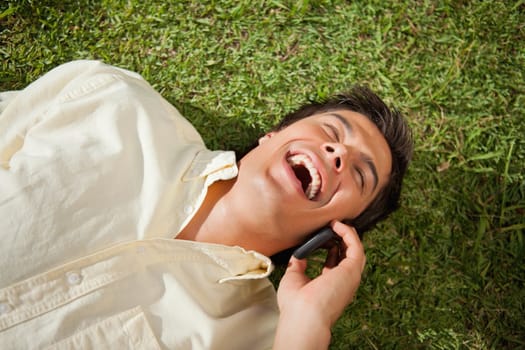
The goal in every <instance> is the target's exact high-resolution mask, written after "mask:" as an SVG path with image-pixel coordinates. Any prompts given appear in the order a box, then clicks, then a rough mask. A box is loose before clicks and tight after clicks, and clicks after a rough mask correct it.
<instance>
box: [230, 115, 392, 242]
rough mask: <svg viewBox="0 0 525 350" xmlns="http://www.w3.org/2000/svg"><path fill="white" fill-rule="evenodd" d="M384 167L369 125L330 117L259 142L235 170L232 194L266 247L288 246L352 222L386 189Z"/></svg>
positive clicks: (387, 162) (359, 118)
mask: <svg viewBox="0 0 525 350" xmlns="http://www.w3.org/2000/svg"><path fill="white" fill-rule="evenodd" d="M391 164H392V159H391V154H390V149H389V147H388V144H387V142H386V140H385V138H384V137H383V135H382V134H381V132H380V131H379V129H377V127H376V126H375V125H374V124H373V123H372V122H371V121H370V120H369V119H368V118H366V117H365V116H363V115H361V114H359V113H356V112H352V111H349V110H334V111H330V112H324V113H321V114H316V115H313V116H310V117H307V118H305V119H302V120H299V121H297V122H295V123H293V124H292V125H290V126H288V127H286V128H284V129H282V130H280V131H277V132H272V133H269V134H267V135H266V136H264V137H263V138H261V139H260V140H259V146H258V147H256V148H255V149H253V150H252V151H251V152H249V153H248V154H247V155H246V156H245V157H243V158H242V159H241V161H240V162H239V177H238V179H237V183H236V186H238V188H237V189H238V190H239V189H240V190H241V191H242V192H243V195H244V198H245V201H246V208H247V210H250V212H251V215H257V216H258V217H259V218H260V219H261V220H262V223H264V224H265V225H266V227H267V228H268V233H267V234H268V235H270V236H272V235H274V236H275V237H271V239H272V240H284V241H286V242H287V243H286V244H290V245H293V244H297V243H299V242H301V241H302V240H303V239H304V237H305V235H306V234H308V233H310V232H312V231H314V230H315V229H317V228H319V227H321V226H324V225H326V224H328V223H329V222H330V221H331V220H333V219H337V220H343V219H352V218H355V217H357V216H358V215H359V214H360V213H361V212H362V211H363V210H364V209H365V208H366V207H367V206H368V205H369V204H370V203H371V201H372V200H373V199H374V198H375V196H376V195H377V194H378V192H379V191H380V189H381V188H382V187H383V186H384V185H385V183H386V182H387V180H388V176H389V174H390V169H391ZM248 208H249V209H248Z"/></svg>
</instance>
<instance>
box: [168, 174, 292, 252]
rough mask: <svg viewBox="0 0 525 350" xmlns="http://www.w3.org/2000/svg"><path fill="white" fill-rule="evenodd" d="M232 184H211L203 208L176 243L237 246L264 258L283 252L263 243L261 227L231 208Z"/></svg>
mask: <svg viewBox="0 0 525 350" xmlns="http://www.w3.org/2000/svg"><path fill="white" fill-rule="evenodd" d="M234 184H235V179H232V180H227V181H218V182H216V183H214V184H212V185H211V186H210V187H209V188H208V193H207V194H206V198H205V199H204V202H203V204H202V205H201V207H200V208H199V210H198V211H197V213H196V214H195V216H194V217H193V218H192V219H191V221H190V222H189V223H188V225H186V227H185V228H184V229H183V230H182V231H181V232H180V233H179V234H178V235H177V239H185V240H190V241H196V242H206V243H217V244H223V245H230V246H240V247H242V248H244V249H246V250H256V251H257V252H259V253H262V254H265V255H267V256H270V255H273V254H275V253H277V252H278V251H280V250H282V249H284V248H285V247H283V248H280V247H278V245H276V244H274V243H273V242H266V241H265V240H264V237H265V236H266V235H265V234H264V232H263V231H261V228H262V229H263V230H264V229H265V227H264V226H263V225H258V224H257V221H254V220H250V218H249V217H248V216H247V215H246V210H245V209H246V208H243V207H240V208H239V206H238V205H235V204H234V203H236V201H235V198H234V197H235V196H234V194H232V192H234V191H232V188H233V187H234Z"/></svg>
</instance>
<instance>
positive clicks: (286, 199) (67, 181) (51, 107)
mask: <svg viewBox="0 0 525 350" xmlns="http://www.w3.org/2000/svg"><path fill="white" fill-rule="evenodd" d="M4 96H8V98H7V101H4V102H3V106H2V109H3V111H2V114H1V115H0V216H1V217H2V218H3V220H2V222H1V223H0V232H1V235H2V241H3V244H2V248H1V249H2V254H1V256H0V266H2V274H1V277H0V288H2V289H0V343H3V344H5V345H6V347H7V348H9V347H16V348H24V347H52V348H71V347H75V348H78V347H80V348H89V347H96V348H104V347H108V348H115V347H125V348H128V347H138V348H149V347H151V348H193V349H195V348H229V349H234V348H239V349H243V348H269V347H271V346H272V343H273V346H274V347H275V348H289V346H290V345H291V344H293V346H294V347H297V348H308V347H313V348H318V347H319V346H321V347H327V346H328V344H329V341H330V326H331V325H332V324H333V323H334V322H335V320H336V319H337V317H338V316H339V314H340V313H341V312H342V310H343V308H344V306H345V305H347V304H348V303H349V302H350V301H351V298H352V297H353V294H354V293H355V290H356V289H357V286H358V284H359V280H360V274H361V272H362V269H363V267H364V261H365V258H364V253H363V249H362V246H361V244H360V242H359V238H358V236H357V233H356V232H355V230H354V229H353V228H351V227H350V226H348V225H345V224H343V223H342V222H341V221H342V220H345V219H356V222H357V220H358V219H359V218H360V217H362V216H363V215H365V213H366V211H367V209H366V208H367V207H370V206H371V207H373V206H374V205H376V203H377V201H378V199H379V201H380V202H381V203H382V204H381V205H384V203H385V202H386V203H389V199H391V197H392V195H390V194H391V193H394V195H393V197H394V199H395V202H397V198H395V197H396V196H398V195H399V192H398V191H397V192H396V189H397V187H399V186H398V185H400V178H402V175H403V173H404V169H405V168H406V164H407V162H408V157H407V156H406V154H408V153H409V152H407V153H406V154H405V155H404V156H403V157H404V158H403V157H399V156H398V155H397V153H396V152H397V151H396V147H393V146H392V145H391V144H390V143H389V142H388V141H387V140H386V139H385V137H384V136H383V135H384V132H383V133H382V131H380V130H379V129H378V128H377V127H376V124H377V123H376V124H374V123H373V122H372V121H371V119H369V118H368V117H366V116H364V115H363V114H361V113H360V111H359V110H358V111H354V110H351V109H347V108H341V109H333V108H329V109H327V110H324V111H323V110H321V112H320V113H316V114H315V115H313V116H308V117H305V118H302V119H300V120H298V121H296V122H294V123H293V124H291V125H289V126H287V127H284V128H282V129H280V130H277V131H274V132H270V133H268V134H267V135H265V136H263V137H262V138H261V139H260V141H259V146H257V147H255V148H254V149H253V150H252V151H250V152H249V153H248V154H246V155H245V156H244V157H243V158H242V159H241V160H240V161H239V162H238V163H237V162H236V161H235V157H234V155H233V153H232V152H222V151H213V152H212V151H209V150H207V149H206V148H205V147H204V144H203V142H202V140H201V138H200V136H199V135H198V134H197V132H196V131H195V129H194V128H193V127H192V126H191V125H190V124H189V123H188V122H187V121H186V120H185V119H183V118H182V117H181V116H180V114H179V113H178V111H177V110H176V109H175V108H174V107H173V106H171V105H170V104H169V103H167V102H166V101H165V100H164V99H162V97H161V96H160V95H159V94H157V93H156V92H155V91H154V90H153V89H152V88H151V86H149V84H147V83H146V82H145V81H144V80H143V79H142V78H141V77H140V76H139V75H137V74H134V73H131V72H128V71H125V70H121V69H118V68H115V67H111V66H107V65H104V64H101V63H99V62H89V61H78V62H72V63H69V64H66V65H63V66H61V67H58V68H57V69H55V70H53V71H51V72H50V73H48V74H46V75H45V76H44V77H43V78H41V79H39V80H37V81H36V82H35V83H33V84H31V85H30V86H29V87H28V88H26V89H25V90H24V91H22V92H19V93H13V94H10V95H4ZM405 134H406V135H404V137H405V138H406V137H407V135H408V134H407V133H406V132H405ZM398 143H399V142H398ZM405 143H406V142H405ZM398 158H399V159H402V160H401V161H398ZM403 159H404V160H403ZM394 160H395V161H394ZM399 164H401V165H399ZM398 168H399V169H401V170H400V171H397V170H396V169H398ZM391 174H392V175H395V176H397V175H396V174H400V176H399V177H398V180H397V181H391V176H390V175H391ZM395 176H392V178H395ZM392 183H395V184H396V183H397V185H394V186H393V188H394V191H390V190H389V189H390V188H392V186H390V184H392ZM385 189H386V190H385ZM396 193H397V195H396ZM384 198H387V200H385V199H384ZM388 208H390V209H391V208H393V207H392V205H390V206H387V209H386V210H383V211H382V213H383V214H385V213H386V214H388V210H390V209H388ZM386 214H385V215H386ZM381 215H382V214H381ZM376 216H377V215H376ZM376 216H373V217H372V219H371V220H368V219H367V220H368V221H367V220H364V222H365V223H366V222H367V223H368V224H373V223H374V222H375V221H374V220H376V219H377V218H376ZM327 224H330V225H331V226H332V228H333V229H334V231H335V232H336V233H337V234H338V235H339V236H341V239H342V241H343V243H342V245H341V247H342V250H343V254H342V255H341V256H338V254H337V251H336V250H337V249H334V250H332V254H330V255H329V258H328V261H327V267H326V269H325V271H324V272H323V274H322V275H321V276H319V277H318V278H316V279H315V280H313V281H309V280H308V279H307V278H306V276H305V275H304V269H305V263H304V262H301V261H298V260H296V259H293V258H292V260H291V261H290V267H289V269H288V271H287V273H286V274H285V276H284V277H283V280H282V281H281V286H280V288H279V292H278V298H279V310H280V314H279V313H278V309H277V305H276V299H275V294H274V291H273V288H272V286H271V284H270V283H269V282H268V280H267V279H266V277H267V276H268V274H269V273H270V272H271V262H270V260H269V259H268V258H267V256H272V255H274V254H276V253H278V252H280V251H283V250H285V249H287V248H290V247H292V246H295V245H298V244H300V243H301V242H302V241H304V239H305V238H306V237H307V236H308V234H309V233H310V232H312V231H314V230H315V229H317V228H319V227H321V226H325V225H327ZM363 227H366V225H364V226H363ZM173 238H177V239H173ZM278 319H279V320H278ZM276 324H278V325H277V332H276V333H275V327H276ZM27 334H31V335H32V336H31V337H27ZM274 334H276V335H275V339H274ZM301 342H305V343H304V344H301ZM303 345H304V346H303Z"/></svg>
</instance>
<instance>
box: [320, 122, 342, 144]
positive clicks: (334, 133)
mask: <svg viewBox="0 0 525 350" xmlns="http://www.w3.org/2000/svg"><path fill="white" fill-rule="evenodd" d="M324 125H325V126H326V128H327V129H328V131H327V134H328V136H329V137H331V138H332V139H333V140H334V141H336V142H339V140H340V137H339V130H337V128H336V127H335V126H333V125H332V124H324Z"/></svg>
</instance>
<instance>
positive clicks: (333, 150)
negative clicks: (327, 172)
mask: <svg viewBox="0 0 525 350" xmlns="http://www.w3.org/2000/svg"><path fill="white" fill-rule="evenodd" d="M323 148H324V151H325V152H326V154H327V156H328V159H329V160H330V162H331V164H332V166H333V167H334V169H335V171H337V172H340V171H341V170H343V169H344V168H345V166H346V164H345V163H346V162H347V154H348V150H347V149H346V146H345V145H343V144H342V143H335V142H330V143H325V144H324V145H323Z"/></svg>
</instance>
